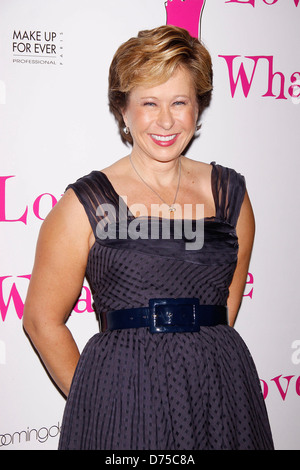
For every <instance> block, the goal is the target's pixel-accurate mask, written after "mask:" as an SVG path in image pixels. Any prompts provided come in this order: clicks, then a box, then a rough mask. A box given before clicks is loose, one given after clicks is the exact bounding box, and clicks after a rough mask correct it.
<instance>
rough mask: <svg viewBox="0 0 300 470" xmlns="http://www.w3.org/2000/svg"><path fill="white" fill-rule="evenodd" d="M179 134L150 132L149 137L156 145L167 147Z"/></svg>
mask: <svg viewBox="0 0 300 470" xmlns="http://www.w3.org/2000/svg"><path fill="white" fill-rule="evenodd" d="M178 136H179V134H171V135H157V134H150V137H151V139H152V140H153V142H155V143H156V144H157V145H159V146H161V147H169V146H171V145H173V144H174V143H175V142H176V140H177V137H178Z"/></svg>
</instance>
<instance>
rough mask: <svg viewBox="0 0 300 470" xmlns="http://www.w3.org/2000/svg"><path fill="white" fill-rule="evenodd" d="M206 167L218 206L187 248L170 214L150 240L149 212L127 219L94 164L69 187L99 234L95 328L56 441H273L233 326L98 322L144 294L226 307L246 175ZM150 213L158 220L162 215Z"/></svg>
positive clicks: (177, 445)
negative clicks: (180, 329) (157, 328)
mask: <svg viewBox="0 0 300 470" xmlns="http://www.w3.org/2000/svg"><path fill="white" fill-rule="evenodd" d="M211 165H212V173H211V184H212V192H213V196H214V201H215V209H216V213H215V216H214V217H210V218H205V219H204V220H203V225H204V244H203V246H202V247H200V248H198V249H189V248H191V245H189V243H192V241H191V238H190V237H189V238H187V237H185V235H184V230H182V232H183V235H182V237H181V238H179V237H178V236H177V235H176V233H175V229H174V226H173V224H172V222H171V223H170V237H168V238H166V237H164V236H162V234H161V233H160V236H159V237H156V238H155V237H152V238H151V237H150V236H149V233H150V226H151V223H150V222H151V220H150V219H151V218H150V217H148V218H146V219H145V218H141V219H142V220H140V218H137V219H135V218H134V217H133V216H132V214H131V213H130V211H129V208H128V207H127V206H126V201H125V200H124V199H122V198H120V197H119V195H118V194H117V193H116V191H115V190H114V188H113V186H112V184H111V183H110V181H109V179H108V178H107V176H106V175H105V174H104V173H102V172H99V171H93V172H91V173H90V174H89V175H87V176H84V177H83V178H80V179H79V180H78V181H77V182H76V183H74V184H72V185H69V186H68V188H72V189H73V190H74V192H75V194H76V195H77V197H78V199H79V201H80V202H81V203H82V204H83V207H84V209H85V211H86V214H87V216H88V219H89V221H90V224H91V227H92V229H93V232H94V234H95V237H96V242H95V244H94V245H93V247H92V248H91V250H90V253H89V257H88V263H87V268H86V278H87V279H88V281H89V283H90V286H91V290H92V293H93V300H94V308H95V312H96V314H97V316H98V318H99V321H100V322H102V331H100V332H99V333H97V334H96V335H94V336H93V337H92V338H91V339H90V340H89V341H88V343H87V345H86V346H85V348H84V350H83V352H82V354H81V357H80V360H79V363H78V366H77V369H76V372H75V375H74V378H73V382H72V386H71V390H70V393H69V396H68V399H67V403H66V407H65V412H64V417H63V422H62V428H61V435H60V442H59V449H61V450H68V449H69V450H75V449H84V450H97V449H98V450H108V449H109V450H202V449H203V450H204V449H206V450H214V449H215V450H225V449H227V450H230V449H231V450H238V449H245V450H246V449H247V450H253V449H270V450H272V449H273V441H272V436H271V431H270V426H269V421H268V416H267V412H266V407H265V403H264V399H263V396H262V391H261V386H260V381H259V378H258V375H257V371H256V368H255V365H254V362H253V359H252V357H251V355H250V353H249V351H248V349H247V346H246V345H245V343H244V342H243V340H242V339H241V337H240V336H239V334H238V333H237V332H236V331H235V330H234V329H233V328H232V327H230V326H228V325H217V326H213V327H207V326H205V327H201V328H200V331H199V332H196V333H195V332H193V333H158V334H152V333H150V332H149V329H148V328H137V329H124V330H114V331H109V330H107V329H105V313H106V312H109V311H111V310H117V309H123V308H134V307H143V306H148V301H149V299H151V298H165V297H196V298H198V299H199V301H200V304H215V305H225V306H226V302H227V297H228V288H229V286H230V283H231V280H232V277H233V273H234V270H235V266H236V262H237V253H238V239H237V235H236V231H235V227H236V223H237V219H238V216H239V212H240V208H241V204H242V202H243V199H244V195H245V180H244V177H242V176H241V175H240V174H238V173H237V172H235V171H234V170H233V169H228V168H226V167H223V166H221V165H217V164H216V163H214V162H213V163H212V164H211ZM68 188H67V189H68ZM156 222H157V224H158V226H159V227H160V225H161V223H162V222H163V220H162V219H159V218H158V219H157V220H156ZM173 222H174V221H173ZM183 222H184V221H183V220H182V221H181V223H182V224H183ZM195 223H196V221H193V224H195ZM143 224H144V225H143ZM130 225H131V232H130V231H129V226H130ZM142 225H143V227H142ZM105 227H106V236H105ZM132 227H133V229H132ZM145 227H146V228H147V227H148V228H149V231H148V236H147V237H146V236H145ZM125 228H127V236H126V230H125ZM139 228H140V233H139V231H138V229H139ZM107 230H111V232H109V233H114V234H117V236H114V237H112V236H110V237H109V236H107ZM129 233H131V236H129V235H128V234H129ZM132 233H136V234H137V236H136V237H135V239H134V237H133V236H132ZM138 235H139V236H138ZM175 235H176V236H175Z"/></svg>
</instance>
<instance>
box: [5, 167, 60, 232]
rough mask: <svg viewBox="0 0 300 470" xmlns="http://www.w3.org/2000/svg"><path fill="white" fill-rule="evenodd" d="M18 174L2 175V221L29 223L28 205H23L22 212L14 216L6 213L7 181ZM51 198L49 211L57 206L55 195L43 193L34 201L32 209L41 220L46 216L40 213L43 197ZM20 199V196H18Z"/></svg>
mask: <svg viewBox="0 0 300 470" xmlns="http://www.w3.org/2000/svg"><path fill="white" fill-rule="evenodd" d="M15 176H16V175H12V176H0V222H22V223H23V224H25V225H27V221H28V205H26V206H25V207H24V206H23V207H22V208H21V209H20V212H21V213H22V215H20V214H15V215H14V218H12V216H10V217H11V218H9V217H7V215H6V182H7V180H8V179H9V178H15ZM45 198H47V199H49V201H50V206H49V210H48V212H49V211H50V210H51V209H52V208H53V207H54V206H55V204H56V203H57V199H56V198H55V197H54V196H53V194H50V193H43V194H40V195H39V196H38V197H37V198H36V199H35V200H34V202H33V204H32V211H33V213H34V215H35V217H37V218H38V219H40V220H44V218H45V217H42V215H41V214H40V203H41V201H42V199H45ZM18 199H20V197H19V198H18Z"/></svg>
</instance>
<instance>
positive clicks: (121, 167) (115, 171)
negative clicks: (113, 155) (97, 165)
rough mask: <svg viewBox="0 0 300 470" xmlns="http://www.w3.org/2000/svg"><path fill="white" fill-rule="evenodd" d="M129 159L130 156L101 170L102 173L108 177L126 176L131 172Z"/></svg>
mask: <svg viewBox="0 0 300 470" xmlns="http://www.w3.org/2000/svg"><path fill="white" fill-rule="evenodd" d="M128 163H129V159H128V156H126V157H123V158H121V159H120V160H117V161H116V162H114V163H112V164H111V165H109V166H107V167H106V168H103V169H102V170H101V172H102V173H104V174H105V175H107V176H108V177H111V176H112V177H114V178H118V177H119V176H120V175H123V176H124V175H126V174H127V172H128V170H129V168H130V167H129V164H128Z"/></svg>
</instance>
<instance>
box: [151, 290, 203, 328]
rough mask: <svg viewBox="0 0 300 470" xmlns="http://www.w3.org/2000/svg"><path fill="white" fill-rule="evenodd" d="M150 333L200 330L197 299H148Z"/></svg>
mask: <svg viewBox="0 0 300 470" xmlns="http://www.w3.org/2000/svg"><path fill="white" fill-rule="evenodd" d="M149 310H150V315H149V327H150V332H151V333H186V332H195V331H199V330H200V318H199V310H200V306H199V299H196V298H180V299H173V298H167V299H150V300H149Z"/></svg>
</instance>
